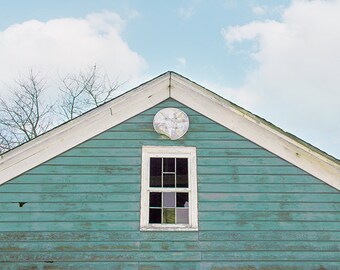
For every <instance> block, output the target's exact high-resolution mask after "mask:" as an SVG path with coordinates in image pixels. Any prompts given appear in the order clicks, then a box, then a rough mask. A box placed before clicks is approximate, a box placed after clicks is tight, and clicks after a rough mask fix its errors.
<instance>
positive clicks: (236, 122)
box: [171, 72, 340, 190]
mask: <svg viewBox="0 0 340 270" xmlns="http://www.w3.org/2000/svg"><path fill="white" fill-rule="evenodd" d="M171 79H172V82H171V88H172V89H171V97H172V98H174V99H176V100H178V101H179V102H181V103H183V104H184V105H186V106H188V107H190V108H192V109H194V110H196V111H198V112H199V113H201V114H203V115H205V116H207V117H209V118H210V119H212V120H214V121H215V122H217V123H219V124H221V125H223V126H225V127H226V128H228V129H231V130H232V131H234V132H236V133H238V134H240V135H241V136H243V137H245V138H247V139H249V140H250V141H252V142H254V143H256V144H257V145H259V146H261V147H263V148H264V149H266V150H268V151H270V152H272V153H274V154H275V155H277V156H279V157H281V158H282V159H284V160H286V161H288V162H290V163H291V164H293V165H295V166H297V167H299V168H300V169H302V170H304V171H306V172H308V173H309V174H311V175H313V176H315V177H317V178H318V179H320V180H321V181H323V182H325V183H327V184H329V185H330V186H332V187H334V188H336V189H338V190H340V177H339V176H340V162H339V160H337V159H335V158H334V157H332V156H329V155H328V154H325V153H323V152H322V151H320V150H318V149H317V148H315V147H313V146H311V145H309V144H307V143H306V142H303V141H302V140H300V139H298V138H297V137H295V136H289V135H288V134H287V133H285V132H284V131H283V130H281V129H280V128H278V127H276V126H275V125H273V124H271V123H269V122H268V121H266V120H264V119H263V118H260V117H258V116H256V115H254V114H252V113H250V112H249V111H246V110H245V109H243V108H241V107H239V106H237V105H235V104H234V103H232V102H230V101H228V100H226V99H224V98H222V97H220V96H219V95H217V94H215V93H213V92H211V91H210V90H208V89H206V88H204V87H202V86H200V85H199V84H197V83H195V82H193V81H191V80H189V79H187V78H185V77H183V76H182V75H179V74H177V73H175V72H172V76H171Z"/></svg>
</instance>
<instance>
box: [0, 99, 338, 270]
mask: <svg viewBox="0 0 340 270" xmlns="http://www.w3.org/2000/svg"><path fill="white" fill-rule="evenodd" d="M165 107H176V108H180V109H181V110H183V111H185V112H186V113H187V114H188V116H189V119H190V129H189V131H188V133H187V134H186V135H185V136H184V137H183V138H181V139H179V140H177V141H170V140H168V139H167V138H166V137H165V136H162V135H159V134H157V133H156V132H154V130H153V126H152V119H153V116H154V114H155V113H156V112H157V111H158V110H160V109H161V108H165ZM143 145H150V146H152V145H154V146H166V145H173V146H194V147H196V148H197V164H198V167H197V174H198V191H199V193H198V205H199V215H198V217H199V230H198V232H141V231H140V230H139V219H140V173H141V147H142V146H143ZM339 243H340V193H339V191H337V190H335V189H334V188H332V187H330V186H328V185H326V184H324V183H323V182H321V181H319V180H317V179H316V178H314V177H312V176H310V175H308V174H307V173H306V172H304V171H303V170H301V169H298V168H296V167H295V166H293V165H291V164H289V163H288V162H286V161H284V160H282V159H280V158H278V157H276V156H275V155H273V154H272V153H270V152H269V151H267V150H264V149H262V148H260V147H259V146H257V145H256V144H254V143H252V142H250V141H248V140H247V139H245V138H243V137H241V136H239V135H238V134H235V133H234V132H231V131H230V130H228V129H226V128H224V127H222V126H220V125H218V124H216V123H214V122H213V121H211V120H210V119H208V118H206V117H204V116H202V115H200V114H198V113H197V112H195V111H193V110H191V109H190V108H187V107H184V106H183V105H182V104H180V103H178V102H176V101H174V100H171V99H170V100H167V101H165V102H163V103H161V104H159V105H157V106H156V107H154V108H151V109H149V110H147V111H145V112H143V113H142V114H140V115H138V116H135V117H133V118H131V119H129V120H127V121H126V122H124V123H121V124H119V125H118V126H116V127H114V128H112V129H110V130H108V131H106V132H104V133H102V134H100V135H98V136H96V137H94V138H92V139H90V140H88V141H87V142H84V143H82V144H81V145H78V146H77V147H75V148H73V149H71V150H69V151H67V152H65V153H63V154H61V155H59V156H57V157H55V158H53V159H51V160H49V161H48V162H45V163H44V164H42V165H40V166H38V167H36V168H34V169H32V170H30V171H28V172H26V173H25V174H23V175H21V176H19V177H17V178H15V179H13V180H11V181H9V182H7V183H6V184H4V185H2V186H0V269H8V270H11V269H144V270H150V269H165V270H166V269H201V270H205V269H214V270H217V269H219V270H222V269H224V270H226V269H233V270H236V269H247V270H253V269H339V265H340V244H339Z"/></svg>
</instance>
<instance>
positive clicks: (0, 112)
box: [0, 70, 52, 152]
mask: <svg viewBox="0 0 340 270" xmlns="http://www.w3.org/2000/svg"><path fill="white" fill-rule="evenodd" d="M16 86H17V87H16V89H15V90H14V91H12V93H11V96H10V97H9V98H8V99H7V100H5V99H3V98H0V152H4V151H7V150H9V149H11V148H13V147H15V146H17V145H18V144H21V143H24V142H26V141H29V140H32V139H33V138H35V137H37V136H38V135H40V134H41V133H44V132H45V131H47V130H48V129H49V128H50V127H51V124H52V120H51V117H50V113H51V110H52V106H51V105H45V104H44V103H43V101H42V95H43V93H44V91H45V88H46V85H45V81H44V80H43V79H41V78H40V77H39V74H38V73H34V72H33V71H32V70H31V71H30V73H29V75H28V77H27V78H26V79H20V80H18V81H17V82H16Z"/></svg>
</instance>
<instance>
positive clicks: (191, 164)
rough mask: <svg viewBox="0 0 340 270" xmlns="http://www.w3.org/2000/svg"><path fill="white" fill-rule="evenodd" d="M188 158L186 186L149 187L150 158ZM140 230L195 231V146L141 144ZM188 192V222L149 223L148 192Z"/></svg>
mask: <svg viewBox="0 0 340 270" xmlns="http://www.w3.org/2000/svg"><path fill="white" fill-rule="evenodd" d="M151 157H159V158H188V178H189V179H188V188H157V187H151V188H150V187H149V183H150V181H149V178H150V158H151ZM141 178H142V179H141V211H140V230H141V231H197V230H198V210H197V165H196V147H186V146H143V147H142V172H141ZM165 191H166V192H178V191H180V192H188V194H189V224H149V193H150V192H165Z"/></svg>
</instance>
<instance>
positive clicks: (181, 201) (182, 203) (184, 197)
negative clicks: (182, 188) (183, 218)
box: [176, 192, 189, 207]
mask: <svg viewBox="0 0 340 270" xmlns="http://www.w3.org/2000/svg"><path fill="white" fill-rule="evenodd" d="M188 195H189V194H188V193H184V192H183V193H182V192H179V193H176V207H189V196H188Z"/></svg>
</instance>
